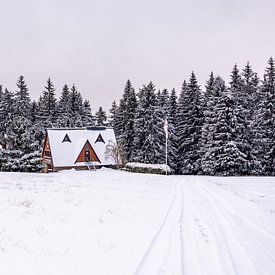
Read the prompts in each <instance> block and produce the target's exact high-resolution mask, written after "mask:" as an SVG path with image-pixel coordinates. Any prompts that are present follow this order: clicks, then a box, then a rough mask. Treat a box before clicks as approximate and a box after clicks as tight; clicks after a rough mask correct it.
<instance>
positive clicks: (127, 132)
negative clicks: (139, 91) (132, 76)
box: [113, 80, 137, 162]
mask: <svg viewBox="0 0 275 275" xmlns="http://www.w3.org/2000/svg"><path fill="white" fill-rule="evenodd" d="M136 109H137V98H136V93H135V90H134V87H133V86H132V83H131V81H130V80H127V82H126V85H125V87H124V92H123V95H122V98H121V100H120V102H119V106H118V109H117V112H116V115H115V117H114V121H113V126H114V130H115V133H116V137H117V141H118V144H119V147H120V149H121V152H122V154H123V158H124V159H125V161H126V162H127V161H129V160H132V159H133V147H134V146H133V142H134V136H135V130H134V123H135V117H136Z"/></svg>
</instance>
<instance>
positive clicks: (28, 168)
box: [0, 149, 43, 172]
mask: <svg viewBox="0 0 275 275" xmlns="http://www.w3.org/2000/svg"><path fill="white" fill-rule="evenodd" d="M42 168H43V165H42V164H41V153H40V152H39V151H35V152H33V153H29V154H24V153H23V152H22V151H21V150H6V149H0V171H16V172H17V171H18V172H38V171H41V170H42Z"/></svg>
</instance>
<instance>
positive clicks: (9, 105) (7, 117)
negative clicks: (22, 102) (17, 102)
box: [0, 89, 14, 145]
mask: <svg viewBox="0 0 275 275" xmlns="http://www.w3.org/2000/svg"><path fill="white" fill-rule="evenodd" d="M13 107H14V98H13V93H12V92H10V91H9V90H8V89H5V91H4V93H3V94H2V99H1V101H0V144H2V145H3V144H6V143H7V140H6V137H7V134H6V132H7V127H8V125H9V124H10V122H11V120H12V117H13V113H14V109H13Z"/></svg>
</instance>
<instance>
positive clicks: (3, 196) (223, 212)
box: [0, 169, 275, 275]
mask: <svg viewBox="0 0 275 275" xmlns="http://www.w3.org/2000/svg"><path fill="white" fill-rule="evenodd" d="M274 215H275V178H254V177H245V178H238V177H234V178H218V177H195V176H158V175H146V174H133V173H127V172H122V171H114V170H108V169H101V170H99V171H93V172H84V171H83V172H73V171H70V172H62V173H55V174H48V175H45V174H20V173H0V274H1V275H17V274H18V275H19V274H28V275H37V274H41V275H44V274H45V275H46V274H47V275H51V274H53V275H55V274H57V275H60V274H61V275H63V274H64V275H65V274H66V275H71V274H84V275H86V274H87V275H88V274H103V275H105V274H107V275H109V274H110V275H116V274H118V275H120V274H137V275H140V274H145V275H146V274H150V275H154V274H168V275H170V274H174V275H177V274H184V275H186V274H187V275H188V274H190V275H197V274H198V275H200V274H202V275H204V274H209V275H216V274H217V275H227V274H237V275H242V274H244V275H246V274H249V275H255V274H267V275H273V274H275V257H274V255H275V216H274Z"/></svg>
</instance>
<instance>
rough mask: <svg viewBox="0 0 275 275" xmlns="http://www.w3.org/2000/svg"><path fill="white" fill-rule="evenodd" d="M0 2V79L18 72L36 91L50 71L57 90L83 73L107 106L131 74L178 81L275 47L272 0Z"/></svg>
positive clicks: (90, 91) (258, 63)
mask: <svg viewBox="0 0 275 275" xmlns="http://www.w3.org/2000/svg"><path fill="white" fill-rule="evenodd" d="M0 3H1V14H0V40H1V43H0V49H1V50H0V62H1V63H0V84H3V85H4V86H5V87H8V88H9V89H11V90H14V89H15V86H16V85H15V83H16V80H17V78H18V76H19V75H20V74H22V75H24V76H25V79H26V82H27V84H28V86H29V89H30V93H31V96H32V98H35V99H37V98H38V96H39V94H40V93H41V91H42V88H43V86H44V85H45V83H46V80H47V78H48V77H49V76H50V77H51V78H52V80H53V81H54V84H55V87H56V93H57V95H58V96H59V95H60V91H61V89H62V87H63V85H64V84H65V83H68V84H69V85H71V84H72V83H75V85H76V86H77V88H78V89H79V91H80V92H82V94H83V95H84V96H85V97H87V98H88V99H89V100H90V102H91V104H92V108H93V110H95V109H97V108H98V106H99V105H103V106H104V108H109V106H110V104H111V102H112V100H114V99H116V100H117V99H119V98H120V96H121V94H122V92H123V88H124V85H125V82H126V80H127V79H130V80H131V81H132V83H133V84H134V86H135V88H136V90H138V88H140V87H141V85H142V84H145V83H148V82H149V81H150V80H152V81H153V82H154V83H155V85H156V87H157V88H161V89H162V88H168V89H171V88H173V87H175V88H176V89H177V91H178V92H179V90H180V87H181V84H182V82H183V80H184V79H188V78H189V75H190V72H191V71H192V70H194V71H195V73H196V75H197V77H198V80H199V82H200V84H201V85H204V84H205V83H204V82H205V80H206V79H207V78H208V75H209V73H210V71H211V70H213V71H214V73H215V74H220V75H221V76H223V77H224V78H225V79H226V80H228V76H229V74H230V71H231V69H232V67H233V65H234V64H235V63H237V64H238V65H239V67H241V68H242V67H243V66H244V64H245V63H246V62H247V61H248V60H249V61H250V62H251V64H252V65H253V67H254V69H255V70H256V71H258V72H259V74H260V76H262V74H263V70H264V67H265V66H266V62H267V59H268V58H269V57H270V56H275V1H274V0H189V1H186V0H165V1H163V0H138V1H131V0H113V1H110V0H109V1H108V0H105V1H104V0H77V1H72V0H44V1H42V0H25V1H21V0H9V1H3V0H0Z"/></svg>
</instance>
